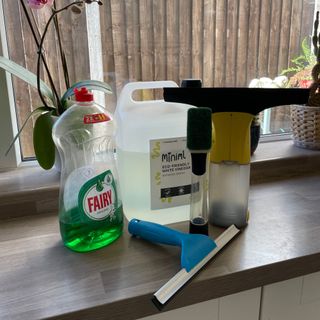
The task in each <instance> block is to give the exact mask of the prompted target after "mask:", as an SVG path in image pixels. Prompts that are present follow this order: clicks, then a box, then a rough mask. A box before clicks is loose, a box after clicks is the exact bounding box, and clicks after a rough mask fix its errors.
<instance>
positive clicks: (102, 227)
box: [60, 206, 123, 252]
mask: <svg viewBox="0 0 320 320" xmlns="http://www.w3.org/2000/svg"><path fill="white" fill-rule="evenodd" d="M122 211H123V209H122V206H120V207H119V208H118V209H117V210H116V212H115V215H114V216H115V218H114V219H109V218H106V219H105V220H102V221H95V220H92V219H89V218H87V219H84V218H82V219H81V220H82V221H80V215H79V211H78V208H73V209H71V210H69V211H64V210H63V211H62V212H60V232H61V237H62V241H63V243H64V245H65V246H66V247H68V248H69V249H71V250H73V251H77V252H87V251H92V250H96V249H99V248H102V247H104V246H106V245H108V244H110V243H112V242H113V241H115V240H116V239H118V238H119V237H120V236H121V234H122V228H123V218H122V217H123V212H122ZM64 217H66V219H65V218H64Z"/></svg>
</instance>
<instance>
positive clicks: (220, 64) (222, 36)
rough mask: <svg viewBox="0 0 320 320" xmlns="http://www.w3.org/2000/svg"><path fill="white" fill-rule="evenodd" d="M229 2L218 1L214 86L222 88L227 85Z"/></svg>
mask: <svg viewBox="0 0 320 320" xmlns="http://www.w3.org/2000/svg"><path fill="white" fill-rule="evenodd" d="M226 15H227V1H225V0H217V1H216V32H215V38H216V41H215V56H214V57H215V60H214V61H215V68H214V85H215V87H222V86H224V85H225V72H226V63H225V56H226V33H227V26H226V18H227V16H226Z"/></svg>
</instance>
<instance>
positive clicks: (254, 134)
mask: <svg viewBox="0 0 320 320" xmlns="http://www.w3.org/2000/svg"><path fill="white" fill-rule="evenodd" d="M260 127H261V126H260V123H259V124H258V123H257V124H252V125H251V127H250V134H251V140H250V151H251V155H253V154H254V152H255V151H256V149H257V147H258V144H259V140H260Z"/></svg>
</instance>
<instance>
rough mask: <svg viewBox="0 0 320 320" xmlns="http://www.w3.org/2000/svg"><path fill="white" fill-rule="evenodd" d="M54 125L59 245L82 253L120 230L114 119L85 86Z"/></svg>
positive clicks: (119, 199)
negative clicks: (58, 163) (58, 179)
mask: <svg viewBox="0 0 320 320" xmlns="http://www.w3.org/2000/svg"><path fill="white" fill-rule="evenodd" d="M75 98H76V104H74V105H73V106H71V107H70V108H69V109H67V111H66V112H64V113H63V115H62V116H61V117H60V118H59V119H58V121H57V122H56V123H55V125H54V127H53V132H52V135H53V140H54V142H55V144H56V147H57V149H58V151H59V154H60V157H61V162H62V169H61V182H60V204H59V221H60V232H61V237H62V240H63V243H64V244H65V246H67V247H68V248H70V249H72V250H74V251H78V252H86V251H91V250H95V249H98V248H101V247H104V246H106V245H108V244H110V243H111V242H113V241H114V240H116V239H117V238H119V237H120V235H121V234H122V227H123V210H122V201H121V198H120V192H119V186H118V174H117V169H116V165H115V159H114V146H113V131H114V123H113V117H112V115H111V114H109V113H108V112H107V111H106V110H105V109H104V108H102V107H101V106H99V105H97V104H95V103H94V101H93V95H92V93H91V92H89V91H88V90H87V89H86V88H81V89H80V90H78V89H75Z"/></svg>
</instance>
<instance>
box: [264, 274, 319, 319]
mask: <svg viewBox="0 0 320 320" xmlns="http://www.w3.org/2000/svg"><path fill="white" fill-rule="evenodd" d="M319 319H320V272H317V273H312V274H309V275H306V276H303V277H298V278H294V279H290V280H287V281H282V282H278V283H274V284H271V285H268V286H264V287H263V291H262V303H261V319H260V320H319Z"/></svg>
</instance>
